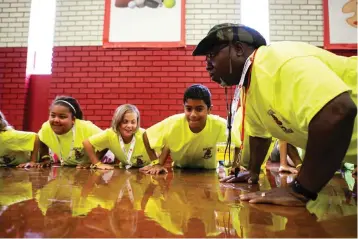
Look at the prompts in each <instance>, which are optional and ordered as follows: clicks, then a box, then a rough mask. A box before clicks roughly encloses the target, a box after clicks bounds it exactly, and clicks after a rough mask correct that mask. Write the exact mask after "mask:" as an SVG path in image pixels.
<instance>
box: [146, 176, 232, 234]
mask: <svg viewBox="0 0 358 239" xmlns="http://www.w3.org/2000/svg"><path fill="white" fill-rule="evenodd" d="M173 174H174V177H173V179H172V181H171V183H170V187H169V189H166V188H165V187H163V185H158V186H155V188H154V192H153V194H152V195H153V196H151V197H150V198H149V200H148V202H147V203H146V206H145V210H144V213H145V215H146V216H147V217H149V218H150V219H152V220H153V221H155V222H157V223H158V224H160V225H161V227H163V228H164V229H165V230H167V231H169V232H170V233H172V234H175V235H184V236H185V234H186V233H187V231H188V226H189V225H188V224H189V222H190V219H194V218H196V219H199V220H200V221H201V222H202V223H203V225H204V228H205V235H206V236H218V235H219V234H220V231H219V230H218V228H217V225H216V221H215V211H217V210H220V211H228V210H229V209H230V206H229V205H228V204H226V203H225V202H223V197H222V195H221V191H220V183H219V179H218V176H217V174H216V172H215V171H201V172H195V177H193V176H194V174H193V172H190V171H187V172H184V171H180V170H178V171H174V172H173ZM198 174H199V175H198ZM197 176H199V177H197ZM198 185H200V187H199V188H198ZM161 186H162V187H161Z"/></svg>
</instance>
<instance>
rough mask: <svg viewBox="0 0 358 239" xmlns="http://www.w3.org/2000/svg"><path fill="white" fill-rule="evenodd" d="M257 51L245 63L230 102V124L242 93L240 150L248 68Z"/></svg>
mask: <svg viewBox="0 0 358 239" xmlns="http://www.w3.org/2000/svg"><path fill="white" fill-rule="evenodd" d="M256 52H257V50H255V51H254V53H252V54H251V55H250V56H249V57H248V58H247V59H246V62H245V65H244V68H243V70H242V74H241V78H240V82H239V84H238V85H237V86H236V89H235V94H234V98H233V100H232V105H231V112H233V113H232V118H231V120H232V123H233V121H234V117H235V114H236V112H237V109H238V105H239V102H240V95H241V91H243V94H242V99H241V106H242V122H241V147H240V148H241V149H243V147H244V131H245V130H244V128H245V127H244V123H245V112H246V95H247V91H248V90H249V86H250V80H251V72H252V68H251V70H250V71H249V72H248V70H249V68H250V66H251V65H252V64H253V63H254V60H255V55H256ZM247 73H248V77H247V78H248V84H247V87H243V85H244V81H245V76H246V74H247Z"/></svg>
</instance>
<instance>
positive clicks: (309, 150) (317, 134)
mask: <svg viewBox="0 0 358 239" xmlns="http://www.w3.org/2000/svg"><path fill="white" fill-rule="evenodd" d="M356 114H357V108H356V106H355V105H354V103H353V101H351V100H350V98H349V95H348V94H347V93H344V94H342V95H340V96H338V97H336V98H335V99H333V100H332V101H331V102H329V103H328V104H327V105H326V106H325V107H324V108H322V110H321V111H320V112H319V113H318V114H317V115H316V116H315V117H314V118H313V119H312V120H311V122H310V124H309V128H308V141H307V147H306V154H305V158H304V160H303V165H302V168H301V170H300V173H299V174H298V176H297V181H298V182H299V183H300V184H301V185H302V186H303V187H304V188H305V189H307V190H308V191H310V192H312V193H317V192H319V191H320V190H321V189H322V188H323V187H324V186H325V185H326V184H327V182H328V181H329V180H330V179H331V178H332V177H333V175H334V173H335V171H336V170H337V169H339V167H340V165H341V162H342V161H343V159H344V156H345V154H346V152H347V149H348V146H349V144H350V140H351V137H352V131H353V126H354V122H355V117H356Z"/></svg>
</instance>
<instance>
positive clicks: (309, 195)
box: [292, 179, 318, 201]
mask: <svg viewBox="0 0 358 239" xmlns="http://www.w3.org/2000/svg"><path fill="white" fill-rule="evenodd" d="M292 190H293V191H294V192H295V193H298V194H301V195H303V196H305V197H306V198H308V199H310V200H313V201H314V200H316V199H317V196H318V194H317V193H313V192H311V191H309V190H307V189H305V188H304V187H303V186H302V185H301V184H300V183H299V182H298V180H297V179H295V181H294V182H293V184H292Z"/></svg>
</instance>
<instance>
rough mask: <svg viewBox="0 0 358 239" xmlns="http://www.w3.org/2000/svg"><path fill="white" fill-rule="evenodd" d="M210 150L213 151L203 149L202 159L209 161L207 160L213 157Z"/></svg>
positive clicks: (209, 148) (208, 148) (211, 148)
mask: <svg viewBox="0 0 358 239" xmlns="http://www.w3.org/2000/svg"><path fill="white" fill-rule="evenodd" d="M212 150H213V147H207V148H204V149H203V151H205V152H204V156H203V158H204V159H209V158H211V157H212V156H213V154H212V152H211V151H212Z"/></svg>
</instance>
